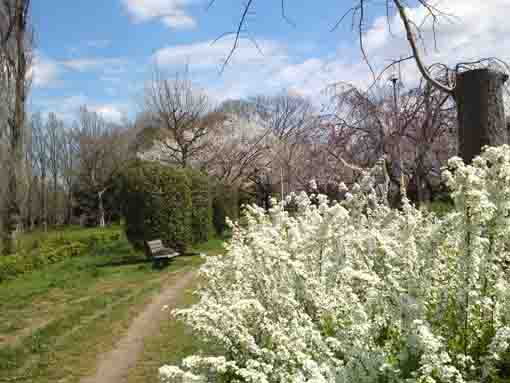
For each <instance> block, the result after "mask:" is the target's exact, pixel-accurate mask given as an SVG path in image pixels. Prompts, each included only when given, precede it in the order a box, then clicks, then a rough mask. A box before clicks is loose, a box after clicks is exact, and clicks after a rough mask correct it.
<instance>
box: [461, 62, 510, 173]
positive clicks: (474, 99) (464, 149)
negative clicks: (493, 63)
mask: <svg viewBox="0 0 510 383" xmlns="http://www.w3.org/2000/svg"><path fill="white" fill-rule="evenodd" d="M507 79H508V75H506V74H504V73H501V72H496V71H492V70H490V69H474V70H469V71H465V72H462V73H459V74H458V75H457V83H456V86H455V91H454V96H455V101H456V103H457V114H458V127H459V134H458V137H459V155H460V157H461V158H462V159H463V160H464V162H466V163H470V162H471V161H472V160H473V158H474V157H476V156H477V155H479V154H480V153H481V151H482V148H483V147H484V146H485V145H490V146H499V145H503V144H507V143H508V131H507V127H506V121H505V110H504V100H503V84H504V83H505V81H506V80H507Z"/></svg>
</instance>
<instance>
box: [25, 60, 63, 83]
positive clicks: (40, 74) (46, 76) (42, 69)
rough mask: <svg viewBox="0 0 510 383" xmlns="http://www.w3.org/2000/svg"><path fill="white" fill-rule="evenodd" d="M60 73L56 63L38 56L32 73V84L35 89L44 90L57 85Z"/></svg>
mask: <svg viewBox="0 0 510 383" xmlns="http://www.w3.org/2000/svg"><path fill="white" fill-rule="evenodd" d="M59 73H60V68H59V65H58V63H57V62H56V61H54V60H51V59H49V58H46V57H43V56H41V55H38V54H36V55H35V57H34V63H33V66H32V68H31V71H30V75H31V76H32V83H33V85H34V86H35V87H38V88H42V87H48V86H52V85H55V84H56V83H57V81H58V76H59Z"/></svg>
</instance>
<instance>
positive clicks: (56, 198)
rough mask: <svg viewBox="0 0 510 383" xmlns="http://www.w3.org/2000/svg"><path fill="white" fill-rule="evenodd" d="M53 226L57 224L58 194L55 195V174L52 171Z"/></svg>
mask: <svg viewBox="0 0 510 383" xmlns="http://www.w3.org/2000/svg"><path fill="white" fill-rule="evenodd" d="M52 221H53V225H55V226H56V225H57V224H58V194H57V174H56V172H55V171H54V173H53V215H52Z"/></svg>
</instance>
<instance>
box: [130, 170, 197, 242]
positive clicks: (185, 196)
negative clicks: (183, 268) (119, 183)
mask: <svg viewBox="0 0 510 383" xmlns="http://www.w3.org/2000/svg"><path fill="white" fill-rule="evenodd" d="M123 182H124V190H125V200H124V206H123V210H124V216H125V218H126V234H127V237H128V239H129V241H130V242H131V243H132V244H133V245H134V246H135V247H136V248H139V249H141V248H143V247H144V241H147V240H152V239H157V238H160V239H161V240H163V241H164V242H166V244H167V245H171V246H172V247H174V246H175V247H177V249H178V250H181V251H182V250H184V249H185V248H186V247H187V246H188V245H189V244H190V243H191V241H192V239H193V232H192V222H193V217H192V198H191V181H190V179H189V177H188V176H187V175H186V171H184V170H182V169H176V168H172V167H168V166H163V165H160V164H158V163H156V162H142V161H139V160H137V161H134V162H133V163H132V164H130V166H129V167H128V168H127V169H126V170H125V171H124V173H123Z"/></svg>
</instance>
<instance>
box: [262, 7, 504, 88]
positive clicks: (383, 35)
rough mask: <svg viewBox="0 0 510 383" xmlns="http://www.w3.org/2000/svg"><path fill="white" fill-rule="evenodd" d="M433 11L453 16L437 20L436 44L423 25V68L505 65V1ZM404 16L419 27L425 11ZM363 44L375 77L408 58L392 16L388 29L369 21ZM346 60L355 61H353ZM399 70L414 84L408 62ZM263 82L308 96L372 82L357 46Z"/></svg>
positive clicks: (402, 35)
mask: <svg viewBox="0 0 510 383" xmlns="http://www.w3.org/2000/svg"><path fill="white" fill-rule="evenodd" d="M438 7H439V8H440V9H441V10H443V11H445V12H446V13H447V14H450V15H453V16H454V17H451V18H448V19H446V18H445V19H442V22H441V24H440V25H439V26H438V28H437V35H436V40H434V35H433V31H432V26H431V19H430V18H427V19H426V20H425V23H424V25H423V30H422V33H423V37H424V41H423V45H424V47H425V48H426V49H423V46H422V51H423V52H424V59H425V61H426V63H427V64H432V63H437V62H441V63H446V64H448V65H450V66H452V65H455V64H456V63H458V62H464V61H470V60H477V59H479V58H484V57H499V58H501V59H503V60H505V61H507V62H510V38H508V36H510V24H509V23H507V22H506V18H507V17H508V16H507V15H508V14H510V1H508V0H485V1H484V2H483V3H480V2H479V1H478V0H448V2H446V1H442V2H440V3H439V4H438ZM408 14H409V15H410V16H411V18H412V19H413V20H414V21H415V23H416V24H421V22H422V21H423V19H424V17H425V15H426V11H425V9H424V8H423V7H421V6H418V7H414V8H410V9H408ZM390 29H391V31H390ZM364 41H365V47H366V49H367V51H368V54H369V58H370V62H371V64H372V65H373V66H374V68H375V70H376V73H379V71H381V70H382V69H383V68H384V67H386V65H388V63H390V62H391V60H393V59H398V58H400V57H406V56H408V55H409V54H410V48H409V45H408V42H407V40H406V38H405V33H404V28H403V26H402V23H401V21H400V18H399V17H398V16H397V15H394V16H393V17H391V19H390V26H388V22H387V20H386V18H385V17H384V16H381V17H379V18H377V19H375V20H374V22H373V24H372V25H371V26H370V28H369V29H368V30H367V32H366V34H365V35H364ZM435 43H436V44H437V49H435ZM349 57H350V59H349ZM352 57H357V58H358V60H357V61H356V60H355V61H354V62H353V61H352ZM400 70H401V73H402V77H403V80H404V82H405V84H406V85H408V86H412V85H414V84H416V82H417V81H418V79H419V78H420V74H419V72H418V69H417V68H416V65H415V63H414V62H413V61H408V62H406V63H403V64H402V65H401V68H400ZM389 76H390V73H387V75H386V77H383V78H382V80H383V81H385V80H386V78H389ZM268 81H272V82H274V86H275V87H276V86H277V85H278V84H279V85H280V87H282V88H287V89H292V90H293V91H297V92H299V93H301V94H306V95H312V96H313V95H316V94H318V93H319V92H320V91H321V90H323V89H325V88H326V87H327V86H328V85H331V84H334V83H337V82H341V81H345V82H350V83H353V84H356V85H358V86H362V87H366V86H368V85H370V84H371V83H372V75H371V73H370V71H369V68H368V66H367V65H366V63H364V61H363V59H362V58H361V53H360V52H359V51H358V50H357V46H353V47H349V48H347V49H345V48H344V49H342V50H341V51H340V52H339V53H338V54H337V55H336V56H335V57H332V58H324V57H315V58H313V57H312V58H308V59H306V60H304V61H302V62H298V63H288V64H287V65H284V66H283V67H282V68H281V70H280V71H279V72H277V73H276V74H275V75H274V76H273V77H272V78H270V79H269V80H268Z"/></svg>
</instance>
